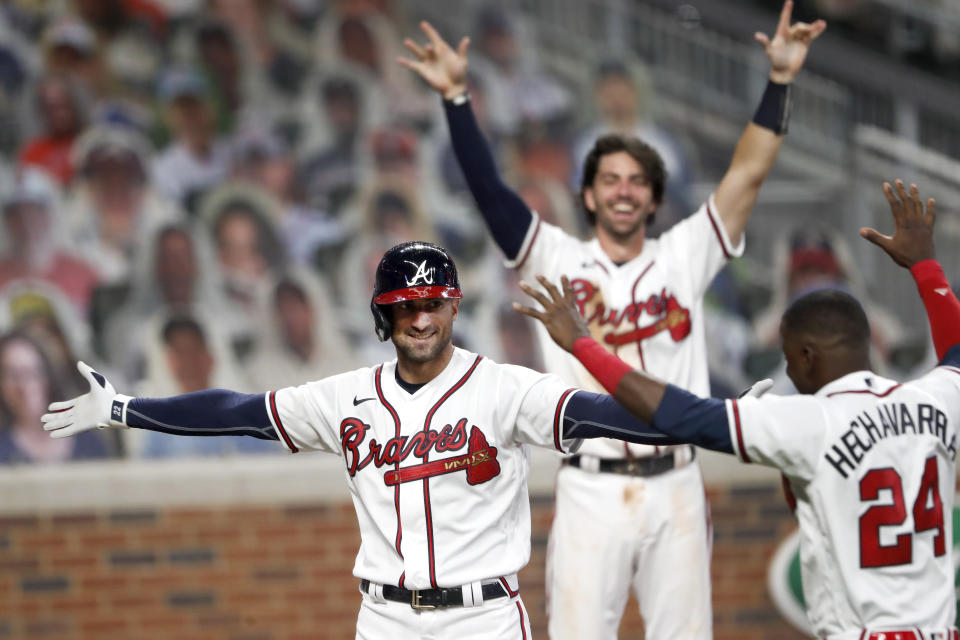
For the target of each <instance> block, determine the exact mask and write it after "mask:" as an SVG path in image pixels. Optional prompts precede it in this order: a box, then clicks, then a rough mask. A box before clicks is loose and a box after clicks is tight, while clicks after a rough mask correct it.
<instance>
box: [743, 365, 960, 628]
mask: <svg viewBox="0 0 960 640" xmlns="http://www.w3.org/2000/svg"><path fill="white" fill-rule="evenodd" d="M727 418H728V421H729V424H730V438H731V440H732V442H733V446H734V451H735V453H736V454H737V455H738V456H739V457H740V458H741V459H743V460H744V461H746V462H758V463H761V464H765V465H769V466H772V467H777V468H778V469H780V470H781V471H783V472H784V474H785V475H786V476H787V478H788V480H789V481H790V486H791V489H792V490H793V493H794V494H795V496H796V498H797V510H796V515H797V519H798V520H799V523H800V560H801V570H802V574H803V592H804V599H805V601H806V605H807V615H808V617H809V618H810V622H811V624H812V626H813V629H814V631H815V632H816V633H817V634H818V636H819V637H823V638H844V639H845V638H847V637H852V638H857V637H859V634H860V633H861V630H863V629H883V628H887V629H891V628H901V629H902V628H904V627H908V628H909V627H919V628H921V629H931V628H933V629H941V630H942V629H945V628H948V627H952V625H953V622H954V614H955V612H954V609H955V607H956V595H955V593H954V586H953V585H954V566H953V560H952V557H951V555H952V554H951V548H952V540H953V531H952V529H953V522H952V516H951V514H952V513H953V502H954V484H955V473H956V471H955V459H956V455H957V424H958V420H960V369H957V368H954V367H949V366H941V367H937V368H936V369H934V370H933V371H932V372H930V373H928V374H927V375H925V376H923V377H922V378H920V379H918V380H915V381H913V382H909V383H905V384H898V383H897V382H895V381H893V380H888V379H886V378H881V377H880V376H877V375H875V374H873V373H871V372H868V371H861V372H858V373H851V374H848V375H846V376H844V377H842V378H840V379H838V380H834V381H833V382H831V383H830V384H828V385H826V386H825V387H823V388H822V389H821V390H820V391H818V392H817V393H816V395H814V396H790V397H779V396H769V395H768V396H764V397H762V398H760V399H756V398H744V399H742V400H728V401H727Z"/></svg>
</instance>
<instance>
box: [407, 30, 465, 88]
mask: <svg viewBox="0 0 960 640" xmlns="http://www.w3.org/2000/svg"><path fill="white" fill-rule="evenodd" d="M420 28H421V29H423V32H424V33H425V34H427V39H428V40H429V42H428V43H427V44H425V45H423V46H422V47H421V46H420V45H418V44H417V43H416V42H414V41H413V40H411V39H410V38H407V39H405V40H404V41H403V45H404V46H405V47H406V48H407V49H409V50H410V52H411V53H413V55H414V56H416V60H410V59H408V58H397V62H398V63H399V64H400V65H402V66H404V67H406V68H407V69H410V70H411V71H415V72H416V73H418V74H419V75H420V77H421V78H423V79H424V80H425V81H426V83H427V84H429V85H430V86H431V87H432V88H433V89H434V90H435V91H436V92H437V93H440V94H442V95H443V97H444V98H453V97H456V96H458V95H460V94H461V93H463V92H464V91H466V89H467V47H469V46H470V38H463V39H461V40H460V44H459V45H457V48H456V49H455V50H454V49H453V48H452V47H451V46H450V45H449V44H447V41H446V40H444V39H443V38H441V37H440V34H439V33H437V30H436V29H434V28H433V25H431V24H430V23H429V22H426V21H424V22H421V23H420Z"/></svg>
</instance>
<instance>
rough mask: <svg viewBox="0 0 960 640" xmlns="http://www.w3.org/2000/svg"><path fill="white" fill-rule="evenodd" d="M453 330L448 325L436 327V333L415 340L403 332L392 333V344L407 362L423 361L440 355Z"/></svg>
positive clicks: (428, 360)
mask: <svg viewBox="0 0 960 640" xmlns="http://www.w3.org/2000/svg"><path fill="white" fill-rule="evenodd" d="M452 334H453V331H452V329H451V328H450V327H447V328H442V327H437V330H436V333H434V334H433V335H432V336H431V339H429V340H417V339H416V338H414V337H413V336H411V335H407V334H405V333H400V334H394V335H393V344H394V346H395V347H396V348H397V356H398V357H399V358H400V359H402V360H406V361H408V362H416V363H424V362H430V361H431V360H435V359H437V358H438V357H440V354H442V353H443V352H444V350H445V349H446V348H447V347H448V346H450V341H451V339H452Z"/></svg>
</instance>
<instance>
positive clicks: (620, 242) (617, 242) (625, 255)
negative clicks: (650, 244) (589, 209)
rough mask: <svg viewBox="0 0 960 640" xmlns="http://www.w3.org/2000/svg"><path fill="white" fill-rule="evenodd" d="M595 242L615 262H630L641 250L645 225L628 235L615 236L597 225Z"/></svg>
mask: <svg viewBox="0 0 960 640" xmlns="http://www.w3.org/2000/svg"><path fill="white" fill-rule="evenodd" d="M596 233H597V242H599V243H600V248H601V249H603V252H604V253H605V254H607V257H608V258H610V260H611V261H612V262H614V263H616V264H623V263H625V262H630V261H631V260H633V259H634V258H636V257H637V256H638V255H640V253H641V252H642V251H643V243H644V242H645V241H646V236H645V234H646V227H641V228H640V229H638V230H637V231H636V232H634V233H633V234H632V235H630V236H624V237H621V236H615V235H613V234H610V233H608V232H607V231H605V230H604V229H603V228H602V227H600V226H599V225H598V226H597V227H596Z"/></svg>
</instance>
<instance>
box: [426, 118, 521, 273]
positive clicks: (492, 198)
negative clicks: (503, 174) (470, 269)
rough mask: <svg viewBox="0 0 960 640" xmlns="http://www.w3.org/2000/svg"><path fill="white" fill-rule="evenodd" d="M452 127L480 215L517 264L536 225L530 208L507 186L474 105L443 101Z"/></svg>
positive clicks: (456, 152)
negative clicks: (524, 243)
mask: <svg viewBox="0 0 960 640" xmlns="http://www.w3.org/2000/svg"><path fill="white" fill-rule="evenodd" d="M443 106H444V111H445V112H446V114H447V125H448V126H449V127H450V140H451V141H452V142H453V151H454V153H455V154H456V156H457V162H458V163H459V164H460V168H461V169H462V170H463V175H464V177H465V178H466V180H467V186H468V187H470V193H472V194H473V198H474V200H476V201H477V207H478V208H479V209H480V214H481V215H482V216H483V219H484V220H485V221H486V223H487V227H488V228H489V229H490V234H491V235H492V236H493V239H494V241H495V242H496V243H497V245H498V246H499V247H500V250H501V251H503V254H504V255H505V256H506V257H507V258H508V259H510V260H513V259H515V258H516V257H517V255H518V254H519V253H520V247H521V245H523V239H524V238H525V237H526V235H527V230H528V229H529V228H530V224H531V223H532V222H533V213H532V212H531V211H530V208H529V207H528V206H527V205H526V204H525V203H524V202H523V200H521V199H520V196H518V195H517V194H516V193H514V192H513V191H512V190H511V189H510V187H508V186H507V185H505V184H504V183H503V180H501V179H500V174H498V173H497V165H496V164H495V163H494V161H493V155H492V154H491V153H490V148H489V147H488V146H487V141H486V140H484V138H483V134H482V133H481V132H480V127H479V126H478V125H477V119H476V117H474V115H473V109H471V108H470V103H469V102H467V103H464V104H462V105H454V104H453V103H452V102H450V101H448V100H444V101H443Z"/></svg>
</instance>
